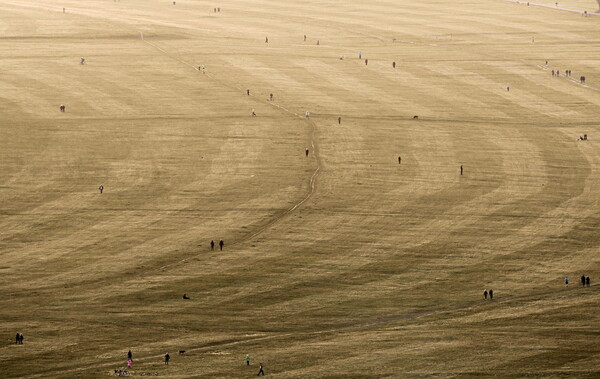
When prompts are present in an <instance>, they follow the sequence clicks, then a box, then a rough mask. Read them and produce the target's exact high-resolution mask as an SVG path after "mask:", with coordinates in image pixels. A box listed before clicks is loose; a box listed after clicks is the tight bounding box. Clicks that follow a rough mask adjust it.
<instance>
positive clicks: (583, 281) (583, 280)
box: [581, 275, 585, 287]
mask: <svg viewBox="0 0 600 379" xmlns="http://www.w3.org/2000/svg"><path fill="white" fill-rule="evenodd" d="M581 285H582V286H584V287H585V275H581Z"/></svg>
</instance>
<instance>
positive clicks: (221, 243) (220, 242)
mask: <svg viewBox="0 0 600 379" xmlns="http://www.w3.org/2000/svg"><path fill="white" fill-rule="evenodd" d="M223 246H225V242H223V240H220V241H219V248H220V249H221V251H223Z"/></svg>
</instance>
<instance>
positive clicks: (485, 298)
mask: <svg viewBox="0 0 600 379" xmlns="http://www.w3.org/2000/svg"><path fill="white" fill-rule="evenodd" d="M488 295H489V296H490V300H494V290H493V289H491V288H490V290H489V291H488V290H483V300H487V298H488Z"/></svg>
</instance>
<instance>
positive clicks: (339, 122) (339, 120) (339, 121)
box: [338, 117, 342, 125]
mask: <svg viewBox="0 0 600 379" xmlns="http://www.w3.org/2000/svg"><path fill="white" fill-rule="evenodd" d="M341 123H342V118H341V117H338V125H340V124H341Z"/></svg>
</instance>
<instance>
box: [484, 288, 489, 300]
mask: <svg viewBox="0 0 600 379" xmlns="http://www.w3.org/2000/svg"><path fill="white" fill-rule="evenodd" d="M487 295H488V291H487V290H483V300H487Z"/></svg>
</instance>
